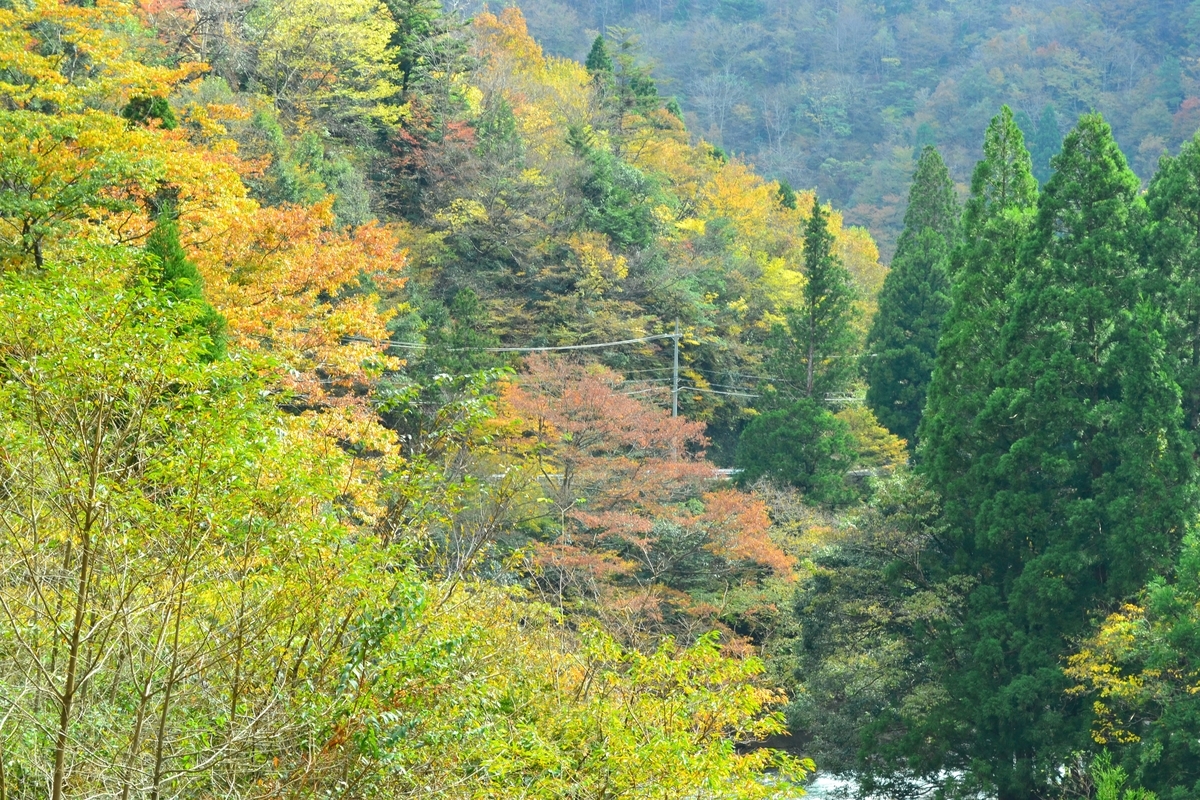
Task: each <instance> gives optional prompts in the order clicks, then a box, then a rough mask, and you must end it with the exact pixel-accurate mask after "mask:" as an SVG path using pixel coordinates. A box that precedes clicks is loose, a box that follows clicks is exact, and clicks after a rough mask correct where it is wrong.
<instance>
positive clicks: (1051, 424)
mask: <svg viewBox="0 0 1200 800" xmlns="http://www.w3.org/2000/svg"><path fill="white" fill-rule="evenodd" d="M1016 144H1019V139H1018V141H1017V142H1014V145H1016ZM1020 161H1023V162H1025V163H1027V160H1026V159H1020ZM1054 167H1055V170H1056V172H1055V174H1054V176H1053V177H1052V178H1051V180H1050V182H1049V183H1048V184H1047V186H1046V191H1045V193H1044V195H1043V196H1042V197H1041V199H1040V202H1039V204H1038V211H1037V220H1036V223H1035V225H1034V226H1033V227H1032V228H1031V230H1030V233H1029V236H1028V239H1027V241H1026V243H1025V245H1024V248H1023V252H1022V254H1021V257H1020V260H1019V263H1018V271H1017V275H1016V276H1015V280H1013V281H1012V282H1011V283H1010V284H1009V288H1010V291H1011V293H1012V296H1011V297H1010V298H1009V303H1010V304H1011V307H1012V313H1011V315H1010V317H1009V318H1008V319H1007V320H1006V321H1005V322H1004V325H1003V327H1002V329H1001V336H1000V346H999V349H998V352H996V353H994V354H993V355H994V356H995V361H994V363H993V364H992V365H991V369H992V375H993V377H994V381H995V385H994V386H993V387H992V389H991V391H990V392H989V393H988V396H987V397H986V398H985V400H984V402H983V404H982V405H981V407H980V408H978V410H976V411H975V419H974V423H973V424H974V426H975V428H976V430H977V432H978V438H977V439H974V440H972V439H967V440H966V441H965V442H964V441H953V440H949V439H947V438H941V437H939V436H935V437H934V445H935V447H939V446H940V447H946V446H949V447H954V446H956V445H957V446H958V447H960V448H961V447H962V446H963V445H964V444H966V445H969V446H971V447H972V449H973V450H974V452H972V453H971V456H972V461H973V463H972V465H971V467H970V468H969V469H968V470H966V474H967V475H968V476H969V480H967V481H963V480H962V479H958V480H950V481H944V482H942V481H935V485H937V486H938V488H940V489H941V490H942V491H943V492H944V494H945V497H946V503H947V506H948V507H949V506H950V505H951V504H953V505H954V506H955V507H956V508H957V509H958V511H959V513H958V514H956V515H955V517H954V522H955V523H956V525H955V526H954V527H953V528H952V529H951V536H952V540H953V545H952V553H951V554H950V556H951V561H950V570H951V573H952V574H956V575H962V576H970V577H971V578H973V579H974V580H976V581H977V585H976V586H975V588H974V589H972V590H971V591H970V593H969V595H968V597H967V602H966V609H965V618H964V619H963V620H962V623H961V624H960V625H955V626H952V627H947V628H945V629H944V631H943V633H942V635H941V637H940V639H939V647H940V648H942V649H941V655H940V658H941V659H942V661H941V663H942V669H943V670H944V672H943V674H944V683H945V687H946V689H947V693H948V697H949V698H952V700H951V701H950V705H951V707H952V708H953V711H952V712H951V716H952V718H953V719H954V720H956V721H955V722H954V723H953V724H952V726H951V728H950V729H943V730H942V731H941V735H943V736H945V737H946V738H947V740H948V741H950V742H955V744H952V745H950V747H951V749H952V750H953V751H956V752H958V753H961V754H964V755H965V756H966V758H967V759H968V761H967V762H966V763H968V764H970V765H971V768H972V771H973V772H974V774H975V775H976V776H977V777H979V778H981V779H982V780H983V781H985V785H991V786H994V787H996V789H997V790H998V792H999V796H1000V797H1001V798H1010V797H1011V798H1017V797H1028V796H1030V795H1032V794H1037V793H1040V792H1042V791H1044V787H1045V785H1046V784H1047V783H1048V782H1050V781H1051V780H1052V779H1053V767H1052V766H1051V765H1053V764H1056V763H1062V762H1063V760H1064V759H1065V758H1066V757H1067V754H1068V753H1069V752H1070V751H1071V750H1072V749H1075V748H1078V747H1080V746H1082V745H1083V743H1084V736H1085V730H1086V729H1085V727H1084V724H1083V723H1084V721H1085V720H1086V715H1084V714H1083V713H1082V709H1079V708H1078V707H1074V706H1073V705H1072V704H1071V703H1069V702H1066V701H1064V699H1063V698H1064V694H1063V693H1064V691H1065V690H1066V689H1067V688H1068V681H1067V679H1066V676H1065V675H1064V674H1063V671H1062V661H1063V658H1064V656H1065V654H1066V653H1067V652H1069V648H1070V646H1071V644H1072V642H1073V640H1074V639H1075V638H1077V637H1078V636H1080V635H1081V634H1082V633H1083V632H1085V631H1086V630H1087V614H1088V611H1089V610H1090V609H1093V608H1096V607H1097V606H1102V605H1103V604H1106V603H1112V602H1115V601H1117V600H1119V599H1121V598H1123V597H1126V596H1128V595H1129V594H1130V593H1132V592H1134V591H1136V590H1137V588H1138V587H1140V586H1141V585H1142V583H1143V582H1144V581H1145V580H1146V579H1147V578H1148V577H1149V575H1150V574H1152V572H1153V571H1154V570H1156V569H1164V568H1167V567H1168V565H1169V564H1170V563H1171V560H1172V558H1173V557H1174V554H1175V553H1176V552H1177V549H1178V545H1179V542H1180V540H1181V538H1182V535H1183V532H1184V529H1185V526H1186V524H1187V518H1188V515H1189V514H1188V509H1189V508H1190V504H1191V502H1192V499H1193V498H1192V492H1191V488H1190V486H1191V484H1190V479H1191V470H1192V467H1191V459H1190V458H1189V453H1190V449H1189V448H1188V446H1187V441H1186V438H1185V436H1184V434H1183V426H1182V414H1181V411H1180V407H1179V397H1178V388H1177V387H1176V385H1175V383H1174V381H1173V380H1172V377H1171V375H1170V371H1169V369H1168V365H1167V359H1166V350H1165V341H1164V337H1163V336H1162V333H1161V325H1162V321H1161V315H1160V314H1159V313H1158V312H1157V311H1155V310H1154V309H1153V308H1152V307H1150V306H1149V305H1148V304H1146V303H1143V302H1142V298H1143V296H1144V293H1145V290H1146V289H1147V282H1146V280H1145V278H1146V275H1145V271H1144V270H1143V269H1142V268H1141V267H1140V264H1139V252H1138V248H1139V246H1140V241H1141V226H1142V225H1143V224H1144V212H1145V209H1144V205H1143V203H1142V201H1141V198H1140V196H1139V182H1138V180H1137V178H1136V176H1134V175H1133V173H1132V172H1131V171H1130V170H1129V169H1128V167H1127V166H1126V163H1125V159H1124V157H1123V156H1122V155H1121V153H1120V150H1119V149H1118V148H1117V146H1116V143H1115V142H1114V141H1113V139H1112V135H1111V131H1110V129H1109V127H1108V126H1107V125H1106V124H1105V123H1104V121H1103V120H1102V119H1101V118H1100V117H1099V116H1098V115H1090V116H1086V117H1084V118H1083V120H1081V122H1080V124H1079V126H1078V127H1077V128H1076V129H1075V130H1074V131H1073V132H1072V133H1071V134H1070V135H1068V137H1067V138H1066V140H1065V142H1064V146H1063V151H1062V153H1061V154H1060V155H1059V156H1058V157H1057V158H1056V159H1055V162H1054ZM992 174H993V175H996V174H998V173H997V171H996V170H994V169H993V170H992ZM1026 174H1027V173H1026ZM973 199H974V198H973ZM976 205H978V204H976ZM974 219H975V217H974V216H973V217H972V221H974ZM1000 255H1002V254H1000ZM1001 266H1003V265H1001ZM985 310H986V309H985ZM984 321H985V322H990V320H988V319H987V318H985V320H984ZM930 472H931V474H933V475H944V473H943V472H942V465H941V464H938V465H937V466H936V467H935V468H933V469H931V470H930Z"/></svg>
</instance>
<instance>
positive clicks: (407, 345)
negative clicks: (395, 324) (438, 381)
mask: <svg viewBox="0 0 1200 800" xmlns="http://www.w3.org/2000/svg"><path fill="white" fill-rule="evenodd" d="M346 338H347V339H348V340H350V341H352V342H367V343H369V344H377V345H387V346H388V347H399V348H401V349H408V350H429V349H431V348H432V347H433V346H434V345H430V344H425V343H423V342H398V341H396V340H394V339H372V338H370V337H368V336H347V337H346ZM674 338H675V334H672V333H660V334H655V335H654V336H642V337H640V338H637V339H621V340H620V341H616V342H596V343H594V344H568V345H560V346H557V347H449V348H447V350H448V351H449V352H451V353H467V352H471V353H554V352H562V351H564V350H598V349H600V348H604V347H618V346H620V345H624V344H640V343H642V342H653V341H657V340H659V339H674Z"/></svg>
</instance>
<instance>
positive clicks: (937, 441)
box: [918, 106, 1037, 527]
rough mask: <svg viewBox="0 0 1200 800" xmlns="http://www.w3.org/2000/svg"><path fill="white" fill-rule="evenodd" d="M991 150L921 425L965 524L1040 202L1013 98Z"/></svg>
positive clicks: (970, 214) (968, 213) (932, 472)
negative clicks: (1021, 265) (986, 410)
mask: <svg viewBox="0 0 1200 800" xmlns="http://www.w3.org/2000/svg"><path fill="white" fill-rule="evenodd" d="M983 153H984V157H983V160H982V161H980V162H979V163H978V164H977V165H976V166H975V171H974V173H973V175H972V178H971V194H970V196H969V197H968V198H967V203H966V206H965V207H964V209H963V219H962V228H961V235H960V242H959V244H958V245H957V246H956V248H955V250H954V252H953V253H952V256H951V260H950V278H951V306H950V311H949V312H948V313H947V315H946V318H945V319H944V320H943V323H942V336H941V339H940V341H939V343H938V352H937V358H936V362H935V367H934V372H933V377H932V378H931V380H930V386H929V395H928V399H927V401H926V409H925V415H924V417H923V418H922V421H921V426H920V429H919V432H918V437H919V439H920V441H921V449H920V452H919V455H920V460H921V461H922V463H923V470H924V471H925V472H926V473H927V474H928V475H929V477H930V479H931V483H932V485H934V486H937V487H939V488H940V489H941V490H942V493H943V495H944V497H945V499H944V502H945V514H946V516H947V519H948V520H949V521H950V522H951V524H953V525H956V526H959V527H963V526H967V525H969V524H970V521H971V519H972V515H971V512H970V509H969V508H967V507H966V506H963V505H962V504H961V503H960V502H959V500H958V498H960V497H969V496H972V495H973V494H974V492H973V490H971V489H970V487H971V486H972V485H973V484H974V482H975V481H976V476H975V474H974V472H973V470H974V469H976V468H978V467H979V458H978V454H979V453H980V452H981V450H982V448H983V447H985V446H986V444H987V443H986V442H983V441H981V439H980V434H979V432H978V430H977V429H976V417H977V415H978V414H979V413H980V412H981V411H982V410H983V407H984V404H985V403H986V402H987V399H988V396H989V395H990V393H991V390H992V388H993V385H994V376H995V372H996V369H997V367H998V363H997V361H998V359H999V351H998V344H999V340H1000V332H1001V330H1002V329H1003V327H1004V325H1005V322H1006V321H1007V318H1008V301H1009V291H1010V287H1011V284H1012V281H1013V279H1014V277H1015V274H1016V268H1017V259H1018V255H1019V252H1020V243H1021V242H1022V240H1023V239H1024V237H1025V236H1026V234H1027V233H1028V230H1029V228H1030V226H1031V225H1032V222H1033V214H1034V207H1035V203H1036V202H1037V181H1036V180H1034V177H1033V172H1032V170H1031V163H1030V158H1029V152H1028V151H1027V150H1026V149H1025V142H1024V137H1023V136H1022V135H1021V131H1020V129H1019V128H1018V127H1017V124H1016V121H1015V119H1014V117H1013V113H1012V110H1011V109H1009V108H1008V107H1007V106H1005V107H1004V108H1002V109H1001V112H1000V114H999V115H997V116H996V117H995V118H994V119H993V120H992V121H991V124H990V125H989V126H988V129H987V133H986V134H985V135H984V144H983Z"/></svg>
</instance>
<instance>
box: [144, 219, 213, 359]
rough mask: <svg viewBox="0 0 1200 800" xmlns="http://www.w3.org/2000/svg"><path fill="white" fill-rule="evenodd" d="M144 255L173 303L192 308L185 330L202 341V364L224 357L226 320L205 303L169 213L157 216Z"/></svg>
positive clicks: (176, 223)
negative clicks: (156, 270)
mask: <svg viewBox="0 0 1200 800" xmlns="http://www.w3.org/2000/svg"><path fill="white" fill-rule="evenodd" d="M146 254H147V255H149V256H151V257H153V258H154V259H155V261H156V266H157V267H158V270H159V271H158V272H157V273H156V274H155V282H156V283H157V284H158V285H159V286H161V287H163V288H164V289H166V291H167V292H168V293H170V294H171V296H172V297H174V298H175V299H176V300H181V301H183V302H186V303H190V304H192V305H193V306H194V307H195V316H194V317H193V318H192V321H191V323H190V324H189V325H188V326H187V329H188V330H191V331H195V332H197V333H200V334H201V335H202V336H204V337H205V344H204V356H203V358H204V360H205V361H215V360H216V359H218V358H220V357H221V356H223V355H225V318H224V317H223V316H221V314H220V313H218V312H217V310H216V309H215V308H213V307H212V305H210V304H209V303H208V302H207V301H206V300H205V299H204V282H203V280H202V279H201V277H200V273H199V271H198V270H197V269H196V265H195V264H193V263H192V262H191V261H190V260H189V259H188V257H187V253H186V252H184V249H183V245H182V244H181V243H180V241H179V223H178V222H176V221H175V216H174V214H173V212H172V211H170V210H166V211H163V212H162V213H161V214H159V216H158V219H157V220H156V221H155V224H154V230H152V231H151V232H150V236H149V237H148V238H147V239H146Z"/></svg>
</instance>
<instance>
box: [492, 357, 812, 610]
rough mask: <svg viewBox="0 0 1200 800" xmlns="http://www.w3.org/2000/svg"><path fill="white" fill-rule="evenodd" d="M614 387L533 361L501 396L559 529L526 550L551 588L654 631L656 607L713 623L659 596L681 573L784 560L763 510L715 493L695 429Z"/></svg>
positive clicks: (748, 572) (683, 599)
mask: <svg viewBox="0 0 1200 800" xmlns="http://www.w3.org/2000/svg"><path fill="white" fill-rule="evenodd" d="M624 383H625V382H624V381H623V379H622V378H621V377H620V376H619V375H617V374H615V373H613V372H611V371H610V370H608V369H606V368H604V367H602V366H599V365H595V364H593V365H582V364H578V363H569V362H565V361H562V360H555V359H551V358H546V357H541V356H538V357H533V358H531V359H530V360H529V362H528V365H527V369H526V371H525V372H524V373H523V374H522V375H521V376H520V377H519V378H518V379H517V380H516V381H513V382H512V383H510V384H508V385H507V386H506V387H505V388H504V391H503V394H502V401H501V405H502V414H503V415H505V417H506V421H505V422H504V426H505V429H506V430H507V431H508V435H509V436H510V437H514V438H516V439H518V440H520V441H521V442H522V444H521V445H517V446H516V448H514V449H520V450H521V451H523V452H525V453H529V454H530V455H531V456H532V457H534V458H536V459H537V460H538V462H539V471H540V474H541V478H542V483H543V485H544V488H545V492H546V495H547V499H548V500H550V502H551V503H552V504H553V505H554V508H555V511H556V512H557V516H558V521H559V522H560V523H561V524H562V529H561V531H560V534H559V537H558V539H557V540H556V541H553V542H551V543H547V544H541V545H539V546H538V547H536V548H535V559H536V561H537V563H538V565H539V567H540V568H541V569H542V570H543V571H544V572H545V574H546V576H549V577H548V580H549V583H550V584H551V587H552V588H554V589H556V590H557V591H559V592H563V591H564V587H567V588H569V590H570V591H573V592H575V593H577V594H580V595H586V596H590V597H592V598H593V599H596V600H599V599H601V598H603V602H602V603H601V604H600V605H602V606H603V607H604V609H606V613H610V612H614V611H616V610H619V609H624V612H622V613H634V612H635V611H636V612H637V613H638V614H640V615H641V616H642V618H643V621H649V622H656V621H659V620H661V619H662V618H664V614H665V607H666V606H670V607H672V608H675V609H676V610H677V611H679V612H682V613H685V614H692V615H696V614H700V615H704V616H708V615H710V614H711V609H709V610H708V611H705V610H704V608H703V607H701V606H697V605H695V604H694V603H693V602H692V601H691V600H690V598H688V597H687V595H685V594H682V593H680V592H677V591H673V590H670V589H668V587H667V584H669V582H670V581H671V579H672V577H678V576H677V574H676V573H678V571H679V570H684V571H685V572H686V573H687V574H688V575H689V577H690V578H695V577H696V574H695V569H696V564H703V565H704V566H703V567H702V569H703V570H704V571H705V572H706V573H707V574H710V575H711V576H712V577H714V578H716V577H720V578H722V579H727V578H729V577H736V578H738V579H741V580H748V579H753V578H754V576H756V575H757V574H759V573H760V572H762V571H766V572H774V573H779V574H784V575H789V574H790V572H791V568H792V559H791V558H790V557H789V556H787V555H786V554H785V553H784V552H783V551H782V550H780V549H779V547H778V546H777V545H775V544H774V542H772V541H771V538H770V536H769V529H770V519H769V517H768V514H767V509H766V506H765V505H764V504H763V503H762V502H761V501H760V500H758V499H757V498H755V497H753V496H752V495H748V494H746V493H743V492H740V491H737V490H734V489H731V488H728V487H724V488H719V487H718V484H717V481H718V479H717V476H716V473H715V470H714V468H713V466H712V465H711V464H709V463H708V462H706V461H705V460H704V459H703V453H702V451H700V449H699V448H700V447H701V446H702V445H703V444H704V436H703V428H704V426H703V424H702V423H698V422H693V421H690V420H687V419H684V418H681V417H680V418H673V417H671V415H670V412H669V411H667V410H665V409H663V408H660V407H658V406H656V405H654V404H652V403H651V402H647V401H645V400H643V399H639V398H638V397H628V396H625V395H624V394H623V392H624V391H627V390H628V387H627V386H626V387H624V388H623V386H624ZM530 442H533V443H534V444H532V445H531V444H530ZM568 593H569V592H568ZM633 627H636V626H633Z"/></svg>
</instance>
